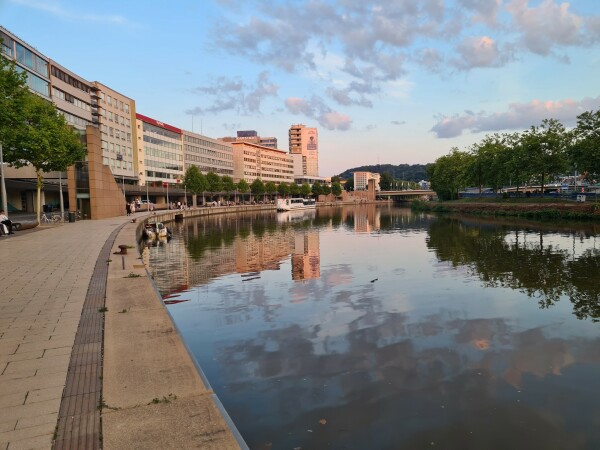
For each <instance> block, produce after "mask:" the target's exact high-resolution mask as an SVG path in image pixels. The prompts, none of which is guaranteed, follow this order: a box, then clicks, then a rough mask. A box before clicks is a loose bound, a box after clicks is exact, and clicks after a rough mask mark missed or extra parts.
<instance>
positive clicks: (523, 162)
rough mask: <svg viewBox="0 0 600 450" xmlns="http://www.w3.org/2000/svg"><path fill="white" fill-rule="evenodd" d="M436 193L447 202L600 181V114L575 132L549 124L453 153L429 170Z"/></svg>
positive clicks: (581, 121) (587, 116)
mask: <svg viewBox="0 0 600 450" xmlns="http://www.w3.org/2000/svg"><path fill="white" fill-rule="evenodd" d="M428 173H429V177H430V180H431V187H432V189H433V190H434V191H436V193H437V195H438V197H439V198H440V199H442V200H449V199H455V198H458V192H459V191H460V190H461V189H464V188H465V187H469V186H471V187H478V188H479V189H480V191H481V189H482V188H483V187H484V186H485V187H489V188H492V189H493V190H494V192H498V191H499V190H500V189H501V188H502V187H505V186H514V187H517V190H518V188H519V187H522V186H532V185H535V186H538V185H539V186H540V191H541V192H542V193H543V192H544V189H545V186H547V185H548V184H549V183H551V182H553V181H555V180H556V177H558V176H561V175H565V174H574V173H579V174H581V175H582V176H583V177H585V178H586V179H587V181H588V182H590V183H593V182H596V181H597V180H598V179H599V178H600V110H598V111H588V112H585V113H583V114H581V115H579V116H578V117H577V126H576V127H575V128H574V129H572V130H566V129H565V127H564V126H563V125H562V123H560V122H559V121H558V120H556V119H545V120H544V121H542V123H541V125H539V126H532V127H531V128H529V129H528V130H526V131H523V132H521V133H505V134H493V135H488V136H486V137H485V138H484V139H483V140H482V141H481V142H479V143H476V144H473V146H471V148H470V149H469V150H468V151H460V150H459V149H457V148H453V149H452V150H451V151H450V153H449V154H448V155H445V156H442V157H440V158H438V159H437V160H436V161H435V163H433V164H430V165H429V166H428Z"/></svg>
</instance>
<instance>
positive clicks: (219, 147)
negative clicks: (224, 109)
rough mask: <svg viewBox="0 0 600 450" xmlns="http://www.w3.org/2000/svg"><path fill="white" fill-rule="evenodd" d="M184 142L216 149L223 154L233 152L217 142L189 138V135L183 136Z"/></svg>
mask: <svg viewBox="0 0 600 450" xmlns="http://www.w3.org/2000/svg"><path fill="white" fill-rule="evenodd" d="M183 140H184V141H185V142H191V143H192V144H197V145H200V146H202V147H209V148H215V149H217V150H221V151H223V152H228V153H231V152H232V148H231V147H228V146H226V145H223V144H219V143H217V142H212V141H207V140H206V139H201V138H196V137H193V136H188V135H187V134H184V135H183Z"/></svg>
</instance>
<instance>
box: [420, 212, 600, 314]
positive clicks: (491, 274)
mask: <svg viewBox="0 0 600 450" xmlns="http://www.w3.org/2000/svg"><path fill="white" fill-rule="evenodd" d="M548 234H549V233H548V231H544V230H532V229H530V228H528V227H521V226H518V224H517V225H513V226H512V227H511V229H510V230H507V229H506V228H503V227H496V226H491V224H490V222H489V221H485V220H481V221H477V220H473V219H471V220H469V221H465V220H459V219H452V218H441V219H440V220H438V221H436V222H435V223H434V224H432V226H431V228H430V230H429V237H428V240H427V244H428V247H430V248H432V249H434V250H435V252H436V255H437V257H438V258H439V259H440V260H441V261H448V262H451V263H452V265H453V266H455V267H456V266H465V267H468V268H469V269H470V270H471V271H472V272H474V273H476V274H477V275H478V276H479V277H480V278H481V280H482V281H483V282H484V285H485V286H486V287H499V286H502V287H508V288H511V289H519V290H521V291H523V292H524V293H526V294H527V295H528V296H529V297H533V298H536V299H537V300H538V303H539V305H540V307H542V308H547V307H550V306H552V305H554V304H555V303H556V302H557V301H559V300H560V299H561V297H563V296H568V297H569V299H570V300H571V302H572V303H573V307H574V314H575V315H576V316H577V317H578V318H580V319H587V318H591V319H592V320H593V321H595V322H596V321H598V320H599V318H600V288H599V285H600V283H599V281H598V280H599V279H598V276H599V274H600V248H596V243H595V239H596V237H595V235H591V234H586V233H585V232H584V231H572V232H570V233H562V234H559V235H557V234H550V235H549V236H548V237H547V238H546V239H544V238H545V236H547V235H548ZM599 244H600V242H599Z"/></svg>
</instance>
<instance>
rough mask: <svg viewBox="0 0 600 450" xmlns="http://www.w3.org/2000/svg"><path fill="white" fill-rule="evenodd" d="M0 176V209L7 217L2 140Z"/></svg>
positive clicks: (0, 143)
mask: <svg viewBox="0 0 600 450" xmlns="http://www.w3.org/2000/svg"><path fill="white" fill-rule="evenodd" d="M0 178H2V183H0V184H2V209H3V210H4V214H6V216H7V217H8V200H7V199H6V179H5V178H4V159H3V156H2V142H0Z"/></svg>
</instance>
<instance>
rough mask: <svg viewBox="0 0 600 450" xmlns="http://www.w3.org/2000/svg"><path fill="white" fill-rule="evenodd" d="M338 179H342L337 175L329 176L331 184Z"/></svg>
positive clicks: (338, 180) (337, 181)
mask: <svg viewBox="0 0 600 450" xmlns="http://www.w3.org/2000/svg"><path fill="white" fill-rule="evenodd" d="M340 181H342V179H341V178H340V177H339V176H338V175H334V176H333V177H331V184H333V183H339V182H340Z"/></svg>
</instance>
